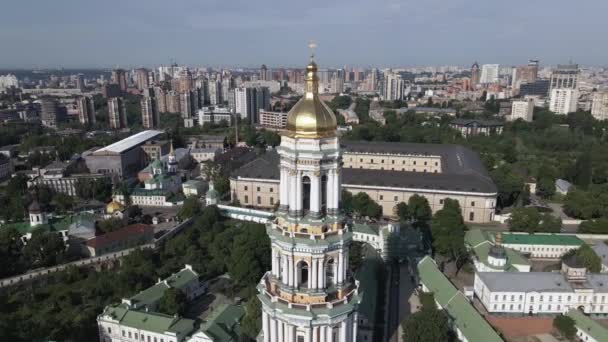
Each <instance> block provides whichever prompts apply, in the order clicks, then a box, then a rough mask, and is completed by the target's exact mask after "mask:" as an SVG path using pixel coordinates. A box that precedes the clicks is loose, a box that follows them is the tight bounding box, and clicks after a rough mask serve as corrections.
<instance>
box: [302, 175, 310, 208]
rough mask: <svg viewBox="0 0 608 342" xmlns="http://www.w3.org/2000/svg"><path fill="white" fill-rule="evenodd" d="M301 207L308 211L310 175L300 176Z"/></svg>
mask: <svg viewBox="0 0 608 342" xmlns="http://www.w3.org/2000/svg"><path fill="white" fill-rule="evenodd" d="M302 209H303V210H304V212H307V211H310V177H308V176H304V177H302Z"/></svg>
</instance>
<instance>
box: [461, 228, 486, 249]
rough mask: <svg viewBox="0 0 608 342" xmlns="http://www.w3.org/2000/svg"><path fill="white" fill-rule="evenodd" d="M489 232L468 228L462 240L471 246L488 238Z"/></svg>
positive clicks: (475, 245)
mask: <svg viewBox="0 0 608 342" xmlns="http://www.w3.org/2000/svg"><path fill="white" fill-rule="evenodd" d="M488 235H489V234H488V233H487V232H485V231H483V230H481V229H479V228H476V229H470V230H468V231H467V232H466V233H465V234H464V242H465V243H466V244H468V245H469V246H470V247H471V248H475V247H477V245H479V244H481V243H484V242H486V241H489V240H490V237H489V236H488Z"/></svg>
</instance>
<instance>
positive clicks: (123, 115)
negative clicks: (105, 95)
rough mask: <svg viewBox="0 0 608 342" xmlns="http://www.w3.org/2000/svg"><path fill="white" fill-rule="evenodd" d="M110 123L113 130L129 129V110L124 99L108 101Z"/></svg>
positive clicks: (114, 98) (112, 98) (115, 98)
mask: <svg viewBox="0 0 608 342" xmlns="http://www.w3.org/2000/svg"><path fill="white" fill-rule="evenodd" d="M108 121H109V122H110V128H112V129H122V128H126V127H127V109H126V106H125V101H124V100H123V98H122V97H111V98H109V99H108Z"/></svg>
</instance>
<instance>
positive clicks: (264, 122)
mask: <svg viewBox="0 0 608 342" xmlns="http://www.w3.org/2000/svg"><path fill="white" fill-rule="evenodd" d="M259 116H260V126H262V127H265V128H272V129H285V127H287V112H271V111H267V110H260V115H259Z"/></svg>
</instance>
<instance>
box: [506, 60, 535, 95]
mask: <svg viewBox="0 0 608 342" xmlns="http://www.w3.org/2000/svg"><path fill="white" fill-rule="evenodd" d="M514 71H515V73H514V74H515V75H514V77H513V79H512V80H511V84H512V85H513V87H514V88H517V89H519V87H520V86H521V84H523V83H532V82H536V79H537V78H538V60H535V59H531V60H530V61H529V62H528V65H520V66H518V67H516V68H515V69H514Z"/></svg>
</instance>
